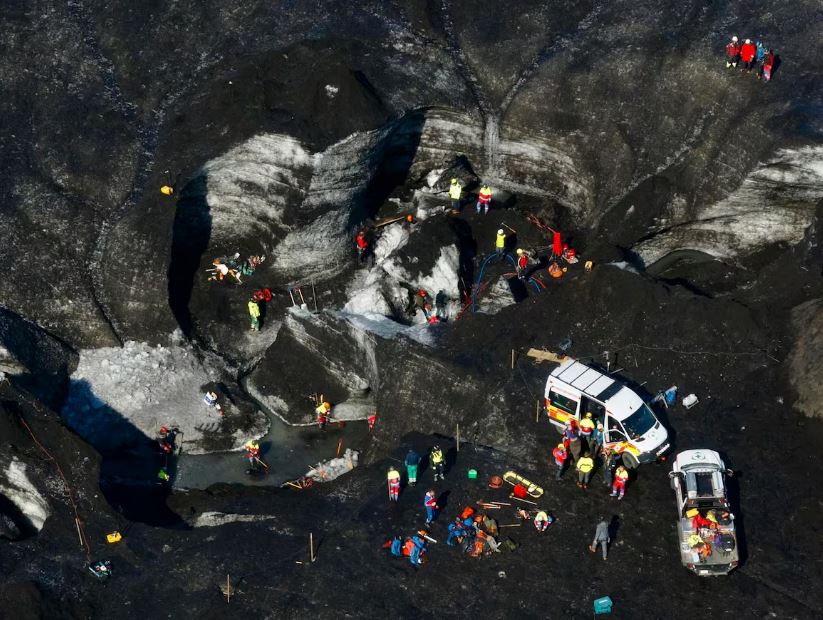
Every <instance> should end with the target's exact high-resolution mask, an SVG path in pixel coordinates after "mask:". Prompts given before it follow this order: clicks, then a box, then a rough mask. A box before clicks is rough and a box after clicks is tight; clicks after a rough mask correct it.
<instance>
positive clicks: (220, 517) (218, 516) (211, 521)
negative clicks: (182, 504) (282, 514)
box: [192, 512, 277, 527]
mask: <svg viewBox="0 0 823 620" xmlns="http://www.w3.org/2000/svg"><path fill="white" fill-rule="evenodd" d="M275 519H277V517H275V516H274V515H241V514H236V513H225V512H204V513H202V514H199V515H197V518H196V519H195V520H194V523H192V526H193V527H217V526H219V525H226V524H227V523H255V522H258V521H274V520H275Z"/></svg>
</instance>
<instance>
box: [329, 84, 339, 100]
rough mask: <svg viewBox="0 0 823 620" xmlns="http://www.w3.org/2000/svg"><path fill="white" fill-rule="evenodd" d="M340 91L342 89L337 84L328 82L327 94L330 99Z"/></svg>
mask: <svg viewBox="0 0 823 620" xmlns="http://www.w3.org/2000/svg"><path fill="white" fill-rule="evenodd" d="M338 92H340V89H339V88H338V87H337V86H333V85H331V84H326V96H327V97H328V98H329V99H334V97H335V96H336V95H337V93H338Z"/></svg>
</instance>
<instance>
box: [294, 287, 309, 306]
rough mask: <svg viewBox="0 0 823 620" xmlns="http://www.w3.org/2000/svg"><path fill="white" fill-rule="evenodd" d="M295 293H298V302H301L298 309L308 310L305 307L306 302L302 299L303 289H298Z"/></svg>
mask: <svg viewBox="0 0 823 620" xmlns="http://www.w3.org/2000/svg"><path fill="white" fill-rule="evenodd" d="M297 292H298V293H300V301H301V304H300V309H301V310H308V309H309V307H308V306H307V305H306V300H305V298H304V297H303V289H302V288H299V289H297Z"/></svg>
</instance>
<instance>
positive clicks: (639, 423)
mask: <svg viewBox="0 0 823 620" xmlns="http://www.w3.org/2000/svg"><path fill="white" fill-rule="evenodd" d="M544 398H545V403H544V407H545V409H546V413H547V415H548V417H549V421H550V422H551V423H552V424H554V425H555V426H556V427H557V428H558V431H559V432H561V433H562V432H563V429H564V427H565V425H566V423H567V422H568V421H569V420H577V421H578V422H579V421H580V420H582V419H583V418H584V417H585V415H586V414H587V413H591V414H592V418H593V420H594V421H595V422H602V424H603V428H604V436H603V446H604V447H605V448H609V449H611V450H614V451H616V452H617V453H618V454H621V455H622V458H623V465H625V466H626V467H627V468H629V469H634V468H635V467H637V466H638V465H639V464H641V463H650V462H653V461H655V460H660V459H661V458H662V456H663V454H664V453H665V452H666V450H668V449H669V443H668V438H669V433H668V431H666V429H665V427H664V426H663V425H662V424H661V423H660V421H659V420H658V419H657V418H656V417H655V415H654V413H652V410H651V409H650V408H649V406H648V405H646V403H644V402H643V399H641V398H640V397H639V396H638V395H637V394H635V393H634V392H633V391H632V390H630V389H629V388H628V387H626V386H625V385H624V384H623V383H621V382H620V381H617V380H616V379H614V378H612V377H610V376H608V375H606V374H603V373H602V372H599V371H597V370H595V369H594V368H591V367H590V366H587V365H585V364H581V363H580V362H578V361H576V360H574V359H572V358H568V359H566V360H565V361H564V362H563V363H561V364H560V366H558V367H557V368H555V369H554V370H552V372H551V374H550V375H549V378H548V379H547V380H546V390H545V393H544Z"/></svg>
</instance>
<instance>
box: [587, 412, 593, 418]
mask: <svg viewBox="0 0 823 620" xmlns="http://www.w3.org/2000/svg"><path fill="white" fill-rule="evenodd" d="M586 417H587V418H589V419H591V417H592V412H591V411H587V412H586Z"/></svg>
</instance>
